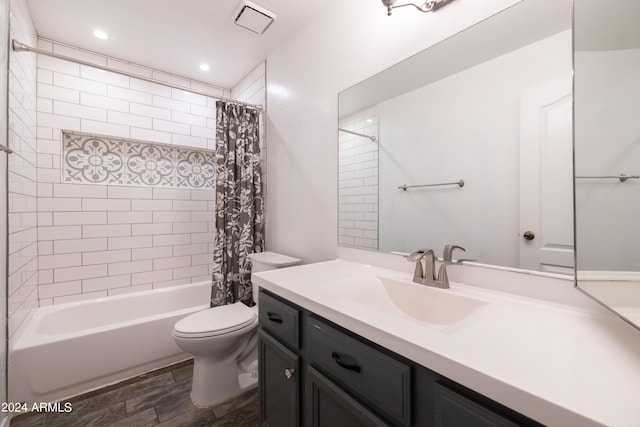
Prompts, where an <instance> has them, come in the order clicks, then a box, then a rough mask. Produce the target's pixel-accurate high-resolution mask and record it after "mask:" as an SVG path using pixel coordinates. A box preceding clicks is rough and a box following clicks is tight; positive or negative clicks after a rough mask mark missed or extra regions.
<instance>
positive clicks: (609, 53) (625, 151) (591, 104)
mask: <svg viewBox="0 0 640 427" xmlns="http://www.w3.org/2000/svg"><path fill="white" fill-rule="evenodd" d="M574 25H575V27H574V31H575V35H574V37H575V53H574V61H575V65H574V66H575V100H576V105H575V171H576V181H575V197H576V247H577V250H576V271H577V279H578V281H577V283H578V286H579V287H580V288H581V289H583V290H585V291H586V292H588V293H590V294H591V295H592V296H594V297H595V298H597V299H599V300H600V301H601V302H603V303H604V304H606V305H608V306H609V307H611V308H612V309H613V310H614V311H616V312H617V313H618V314H620V315H622V316H623V317H624V318H625V319H626V320H628V321H629V322H631V323H632V324H634V325H635V326H636V327H638V328H640V326H639V325H640V246H639V245H638V241H640V227H638V226H637V219H638V217H639V215H640V197H639V196H638V194H639V191H640V179H639V178H638V175H639V174H640V167H639V165H640V120H638V117H639V116H640V2H638V1H636V0H616V1H613V2H608V3H607V5H606V7H602V3H601V2H597V1H594V0H575V24H574ZM621 175H623V176H621Z"/></svg>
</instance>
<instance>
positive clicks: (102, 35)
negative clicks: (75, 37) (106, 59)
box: [93, 30, 109, 40]
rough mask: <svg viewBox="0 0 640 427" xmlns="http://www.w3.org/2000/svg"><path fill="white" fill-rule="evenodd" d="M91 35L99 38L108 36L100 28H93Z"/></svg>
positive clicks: (102, 38)
mask: <svg viewBox="0 0 640 427" xmlns="http://www.w3.org/2000/svg"><path fill="white" fill-rule="evenodd" d="M93 35H94V36H96V38H99V39H100V40H108V39H109V36H108V35H107V33H105V32H104V31H102V30H95V31H94V32H93Z"/></svg>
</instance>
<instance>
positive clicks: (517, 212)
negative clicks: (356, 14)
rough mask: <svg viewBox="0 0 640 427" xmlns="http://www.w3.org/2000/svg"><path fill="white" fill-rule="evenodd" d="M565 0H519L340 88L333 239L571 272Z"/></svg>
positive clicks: (375, 247) (569, 14) (568, 4)
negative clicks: (455, 248) (448, 250)
mask: <svg viewBox="0 0 640 427" xmlns="http://www.w3.org/2000/svg"><path fill="white" fill-rule="evenodd" d="M571 6H572V2H571V0H524V1H522V2H519V3H517V4H515V5H513V6H511V7H509V8H507V9H505V10H504V11H502V12H500V13H498V14H496V15H494V16H492V17H490V18H488V19H486V20H484V21H482V22H480V23H478V24H476V25H474V26H472V27H470V28H468V29H466V30H464V31H462V32H460V33H458V34H456V35H454V36H452V37H450V38H448V39H446V40H444V41H442V42H440V43H438V44H436V45H434V46H432V47H430V48H429V49H426V50H425V51H423V52H421V53H419V54H417V55H415V56H413V57H411V58H408V59H406V60H405V61H403V62H401V63H399V64H397V65H395V66H393V67H391V68H389V69H387V70H385V71H383V72H381V73H379V74H377V75H374V76H372V77H371V78H369V79H367V80H365V81H363V82H360V83H359V84H357V85H355V86H353V87H351V88H349V89H347V90H345V91H343V92H341V93H340V94H339V131H338V135H339V142H338V144H339V160H338V161H339V167H338V169H339V177H338V181H339V190H338V195H339V201H338V206H339V224H338V227H339V230H338V240H339V244H340V245H343V246H350V247H355V248H361V249H371V250H378V251H381V252H391V253H409V252H412V251H414V250H416V249H419V248H425V247H426V248H433V249H434V250H436V252H437V253H440V254H441V252H440V251H441V250H442V248H443V247H444V246H445V245H446V244H456V245H460V246H463V247H464V248H466V252H465V253H464V254H461V253H456V258H465V259H473V260H477V262H479V263H484V264H492V265H499V266H507V267H513V268H521V269H527V270H536V271H545V272H551V273H561V274H571V275H572V274H573V273H574V269H573V262H574V260H573V258H574V255H573V204H572V200H573V188H572V186H573V168H572V96H571V95H572V93H571V91H572V59H571V58H572V40H571V38H572V34H571V20H572V10H571Z"/></svg>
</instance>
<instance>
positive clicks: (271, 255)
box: [249, 252, 300, 273]
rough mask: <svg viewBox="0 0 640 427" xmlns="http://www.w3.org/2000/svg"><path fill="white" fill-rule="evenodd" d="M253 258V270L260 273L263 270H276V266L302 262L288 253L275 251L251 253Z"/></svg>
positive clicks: (288, 265)
mask: <svg viewBox="0 0 640 427" xmlns="http://www.w3.org/2000/svg"><path fill="white" fill-rule="evenodd" d="M249 259H250V260H251V272H252V273H259V272H261V271H269V270H274V269H276V268H282V267H291V266H293V265H296V264H300V260H299V259H298V258H293V257H290V256H287V255H282V254H277V253H275V252H258V253H255V254H249Z"/></svg>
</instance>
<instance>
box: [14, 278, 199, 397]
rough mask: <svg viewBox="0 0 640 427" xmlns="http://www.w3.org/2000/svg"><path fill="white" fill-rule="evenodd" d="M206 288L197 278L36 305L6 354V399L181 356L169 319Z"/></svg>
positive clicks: (193, 307)
mask: <svg viewBox="0 0 640 427" xmlns="http://www.w3.org/2000/svg"><path fill="white" fill-rule="evenodd" d="M210 293H211V282H202V283H195V284H187V285H181V286H172V287H168V288H161V289H155V290H150V291H142V292H135V293H130V294H123V295H117V296H112V297H108V298H98V299H92V300H87V301H81V302H75V303H67V304H60V305H53V306H48V307H42V308H38V309H37V310H36V311H35V313H34V315H33V316H32V317H31V319H30V320H29V323H28V325H27V326H26V327H25V329H24V330H23V332H22V334H21V335H20V337H19V338H18V339H17V341H16V342H15V345H14V346H13V348H12V349H11V351H10V354H9V401H11V402H28V403H30V404H31V403H34V402H35V403H39V402H54V401H58V400H62V399H64V398H67V397H70V396H73V395H76V394H79V393H83V392H86V391H89V390H93V389H96V388H100V387H103V386H105V385H108V384H112V383H115V382H118V381H121V380H124V379H127V378H130V377H134V376H136V375H140V374H143V373H145V372H148V371H150V370H153V369H156V368H160V367H163V366H167V365H170V364H172V363H176V362H179V361H182V360H185V359H188V358H189V357H190V355H188V354H187V353H184V352H182V350H180V348H178V346H177V345H176V344H175V343H174V341H173V336H172V335H171V332H172V330H173V325H174V324H175V323H176V322H177V321H178V320H179V319H181V318H182V317H184V316H187V315H189V314H191V313H194V312H196V311H199V310H203V309H205V308H207V307H209V298H210Z"/></svg>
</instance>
